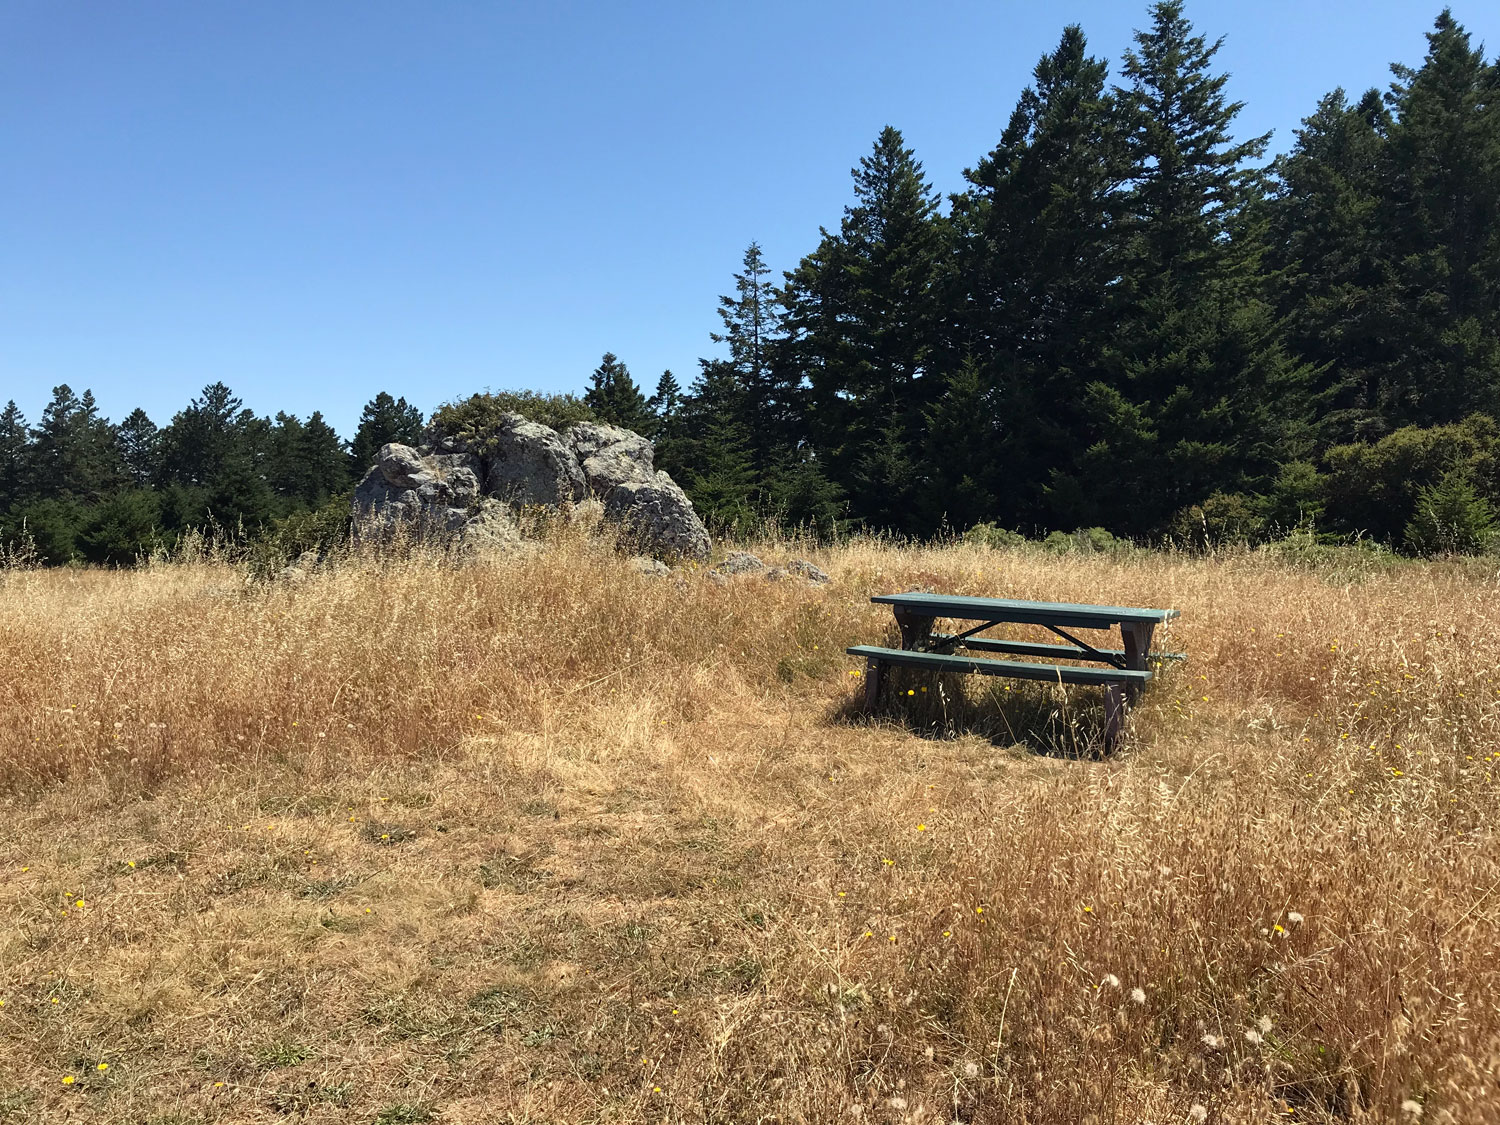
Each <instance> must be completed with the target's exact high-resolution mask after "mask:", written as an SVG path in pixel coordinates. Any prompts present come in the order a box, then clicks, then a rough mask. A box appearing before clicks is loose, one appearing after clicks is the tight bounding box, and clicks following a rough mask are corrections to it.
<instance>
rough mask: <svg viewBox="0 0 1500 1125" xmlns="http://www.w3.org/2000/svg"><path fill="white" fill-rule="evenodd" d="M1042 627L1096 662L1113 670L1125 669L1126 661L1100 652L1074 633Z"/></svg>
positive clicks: (1048, 626)
mask: <svg viewBox="0 0 1500 1125" xmlns="http://www.w3.org/2000/svg"><path fill="white" fill-rule="evenodd" d="M1042 627H1043V628H1044V629H1051V630H1052V631H1053V632H1054V633H1056V634H1057V635H1058V636H1059V637H1061V638H1062V639H1063V640H1065V641H1068V642H1070V643H1072V644H1075V645H1077V646H1078V647H1079V648H1081V649H1083V651H1084V653H1085V654H1087V655H1088V656H1091V657H1093V658H1094V659H1095V660H1098V661H1100V662H1102V663H1104V664H1108V665H1109V666H1110V667H1112V668H1120V669H1123V668H1124V667H1125V661H1124V660H1122V659H1120V658H1119V657H1115V656H1110V655H1109V654H1108V653H1105V652H1100V651H1099V650H1098V649H1097V648H1095V647H1094V646H1093V645H1091V644H1089V643H1088V642H1087V641H1080V640H1079V639H1078V638H1077V637H1075V636H1073V634H1072V633H1068V632H1064V631H1063V630H1062V629H1061V628H1059V627H1058V626H1056V625H1046V624H1044V625H1043V626H1042Z"/></svg>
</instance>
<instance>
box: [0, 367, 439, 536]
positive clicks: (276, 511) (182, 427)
mask: <svg viewBox="0 0 1500 1125" xmlns="http://www.w3.org/2000/svg"><path fill="white" fill-rule="evenodd" d="M421 429H422V414H421V411H419V410H417V409H416V408H415V407H413V406H411V405H409V404H408V403H407V402H406V400H405V399H393V398H392V397H391V396H390V395H388V394H385V393H384V392H382V393H381V394H379V395H377V396H376V397H375V398H374V399H372V400H371V401H370V402H369V403H368V404H367V405H366V406H365V408H364V412H363V414H362V415H361V417H360V422H359V429H358V431H357V432H356V433H355V436H354V440H353V441H352V442H348V443H346V442H344V441H343V440H342V439H341V438H340V437H339V436H338V434H337V433H335V432H334V430H333V427H332V426H330V425H329V424H328V423H327V422H326V421H324V419H323V416H322V414H321V413H319V412H317V411H314V412H313V414H312V415H311V416H310V417H308V418H307V419H305V420H304V419H301V418H298V417H297V416H296V415H293V414H287V413H284V412H282V413H278V414H277V415H276V416H275V418H269V417H257V416H256V415H255V413H254V412H253V411H250V410H248V409H246V408H245V406H244V404H243V402H242V401H241V400H240V399H239V398H237V397H235V395H234V394H233V392H231V391H230V389H229V388H228V387H226V386H225V385H224V384H223V383H213V384H211V385H210V386H208V387H205V388H204V390H203V393H202V395H200V396H199V397H197V398H194V399H193V400H192V401H191V402H189V403H188V405H187V406H186V407H185V408H184V409H183V410H181V411H179V412H178V413H176V414H175V415H174V416H173V417H172V420H171V422H170V423H169V424H168V425H166V426H163V427H158V426H157V425H156V424H155V423H154V422H152V421H151V419H150V418H148V417H147V416H146V413H145V411H143V410H140V409H136V410H133V411H131V413H130V414H129V415H128V416H127V417H126V418H125V419H124V421H122V422H120V423H118V424H112V423H111V422H109V420H108V419H106V418H102V417H100V415H99V409H98V406H97V405H96V404H95V402H94V397H93V395H92V394H91V393H90V392H88V391H84V393H83V394H82V395H77V394H75V393H74V392H73V390H72V388H70V387H68V386H66V385H64V386H60V387H56V388H54V389H53V392H52V400H51V401H50V402H49V403H48V404H47V406H46V408H45V409H44V410H43V411H42V416H41V419H40V421H39V422H38V423H37V424H36V425H35V426H28V425H27V423H26V419H25V418H24V417H22V415H21V412H20V411H19V410H18V409H17V408H16V404H15V403H14V402H10V403H7V404H6V407H5V409H4V411H3V412H0V543H8V544H11V545H12V549H14V545H15V544H17V543H19V542H21V541H23V540H25V541H26V542H27V543H28V544H29V545H30V546H31V547H32V548H34V549H35V551H36V553H37V554H38V556H40V558H41V559H42V560H44V561H47V562H54V563H55V562H66V561H69V560H72V559H83V560H86V561H90V562H99V563H110V564H123V563H130V562H133V561H135V560H136V559H138V558H140V557H141V556H143V555H149V554H151V553H152V551H153V550H156V549H157V548H168V547H170V546H171V545H172V544H173V543H174V542H175V540H176V539H177V537H178V536H179V535H180V534H181V533H182V532H184V531H186V530H189V529H200V530H201V529H217V530H219V531H222V532H226V533H229V534H233V535H237V536H239V535H242V536H250V535H253V534H255V533H257V532H258V531H261V530H263V529H265V528H268V527H271V526H272V525H274V524H275V522H276V521H277V520H278V519H284V518H286V517H288V516H291V515H293V514H296V513H299V512H305V511H309V510H314V509H318V508H320V507H322V506H325V505H328V504H334V505H341V506H342V507H343V508H345V509H347V506H348V493H349V491H350V489H351V487H352V485H353V482H354V481H355V480H357V479H358V478H359V477H360V476H362V475H363V474H364V471H365V469H366V468H367V467H368V466H369V464H370V462H371V461H372V460H373V459H374V456H375V452H376V450H378V449H379V448H380V446H381V445H383V444H384V443H385V442H387V441H401V442H408V443H414V442H416V441H417V440H418V438H419V435H420V433H421Z"/></svg>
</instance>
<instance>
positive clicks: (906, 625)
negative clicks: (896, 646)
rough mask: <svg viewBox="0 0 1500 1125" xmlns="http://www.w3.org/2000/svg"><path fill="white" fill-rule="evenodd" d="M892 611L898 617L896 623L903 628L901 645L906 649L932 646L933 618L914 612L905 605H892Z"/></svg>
mask: <svg viewBox="0 0 1500 1125" xmlns="http://www.w3.org/2000/svg"><path fill="white" fill-rule="evenodd" d="M891 613H892V615H893V616H894V617H895V618H896V625H897V627H898V628H899V629H900V630H901V647H902V648H904V649H925V648H929V647H931V646H930V644H929V643H928V638H929V637H931V636H932V622H933V620H934V619H933V618H931V617H925V616H923V615H922V614H919V613H913V612H912V611H911V610H909V609H907V608H906V607H905V606H899V605H897V606H892V607H891Z"/></svg>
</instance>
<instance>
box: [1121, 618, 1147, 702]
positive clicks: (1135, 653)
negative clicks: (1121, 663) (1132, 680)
mask: <svg viewBox="0 0 1500 1125" xmlns="http://www.w3.org/2000/svg"><path fill="white" fill-rule="evenodd" d="M1155 631H1156V626H1155V624H1153V623H1152V622H1150V621H1122V622H1120V633H1121V635H1122V636H1123V637H1124V639H1125V667H1127V668H1134V669H1135V670H1136V671H1145V670H1146V668H1147V658H1148V656H1149V655H1150V653H1151V634H1152V633H1154V632H1155ZM1126 694H1127V697H1128V698H1129V700H1130V702H1132V703H1134V702H1135V701H1136V700H1137V699H1138V698H1139V697H1140V694H1141V685H1140V684H1131V685H1130V689H1129V691H1128V692H1127V693H1126Z"/></svg>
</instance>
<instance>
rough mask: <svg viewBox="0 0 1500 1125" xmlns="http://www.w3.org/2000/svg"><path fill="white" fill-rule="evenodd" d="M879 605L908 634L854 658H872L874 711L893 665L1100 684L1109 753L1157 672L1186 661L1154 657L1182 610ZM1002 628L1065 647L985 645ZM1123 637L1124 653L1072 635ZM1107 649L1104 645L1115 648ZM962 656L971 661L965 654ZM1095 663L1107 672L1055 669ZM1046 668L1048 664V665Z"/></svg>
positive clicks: (858, 651)
mask: <svg viewBox="0 0 1500 1125" xmlns="http://www.w3.org/2000/svg"><path fill="white" fill-rule="evenodd" d="M870 600H871V601H872V602H876V603H881V604H885V605H889V606H890V607H891V612H892V613H893V614H894V615H895V618H896V625H897V626H898V627H899V628H900V630H901V647H900V648H878V647H875V646H873V645H855V646H854V647H852V648H850V649H848V650H846V651H847V652H848V653H849V655H850V656H862V657H864V658H865V661H866V666H867V673H866V679H865V705H866V707H868V708H872V709H873V708H874V706H875V705H876V703H877V702H878V700H879V697H880V684H881V678H882V677H881V672H882V670H883V669H884V667H885V666H886V665H887V664H897V665H904V666H907V667H913V668H926V669H928V670H930V671H934V672H944V671H946V672H965V673H972V674H977V675H985V676H1002V677H1006V678H1009V679H1017V680H1039V681H1042V682H1043V683H1055V684H1093V685H1099V686H1102V687H1103V688H1104V748H1105V750H1106V751H1109V750H1113V749H1114V747H1115V745H1116V744H1117V743H1118V741H1119V737H1120V731H1121V728H1122V726H1123V723H1124V717H1125V707H1126V704H1127V702H1134V700H1135V699H1136V698H1137V697H1138V696H1139V694H1140V692H1141V689H1142V688H1144V687H1145V685H1146V682H1147V681H1148V680H1150V679H1151V677H1152V674H1153V669H1152V664H1159V662H1160V661H1162V660H1181V659H1183V656H1182V654H1181V653H1175V652H1173V653H1156V652H1152V651H1151V640H1152V636H1153V634H1154V633H1155V631H1156V627H1157V626H1158V625H1161V624H1162V623H1164V622H1166V621H1170V620H1171V619H1172V618H1174V617H1176V616H1177V610H1175V609H1137V608H1130V607H1126V606H1116V605H1080V604H1075V603H1071V602H1029V601H1019V600H1016V599H1013V598H970V597H959V596H956V595H952V594H924V593H915V592H913V593H907V594H879V595H877V596H875V597H873V598H871V599H870ZM940 620H950V621H955V622H961V623H967V622H978V624H977V625H974V626H972V627H970V628H965V629H962V630H958V631H955V632H952V633H942V632H936V631H934V629H933V625H934V623H935V622H937V621H940ZM1001 625H1039V626H1041V627H1042V628H1044V629H1047V630H1049V631H1050V632H1052V633H1054V634H1056V635H1057V636H1058V637H1060V638H1062V640H1063V641H1064V642H1065V643H1063V644H1056V643H1042V642H1036V641H1016V640H1008V639H1005V638H1001V637H981V636H979V634H980V633H984V632H986V631H987V630H989V629H993V628H995V627H997V626H1001ZM1116 627H1118V628H1119V630H1120V642H1121V647H1120V648H1113V647H1110V648H1101V647H1098V646H1096V645H1095V644H1093V643H1091V642H1089V641H1087V640H1083V639H1081V638H1079V637H1077V636H1075V635H1074V634H1073V633H1071V632H1069V630H1073V629H1093V630H1098V629H1114V628H1116ZM1107 643H1108V642H1106V641H1101V642H1100V644H1107ZM959 650H962V652H963V654H960V651H959ZM972 653H1002V654H1005V655H1007V656H1026V657H1035V658H1037V659H1036V660H1024V661H1023V660H996V659H993V658H991V657H990V656H984V655H981V656H975V655H969V654H972ZM1059 660H1070V661H1087V662H1089V663H1091V664H1100V665H1103V667H1088V666H1082V665H1079V664H1061V663H1055V661H1059ZM1043 661H1046V662H1045V663H1044V662H1043Z"/></svg>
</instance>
